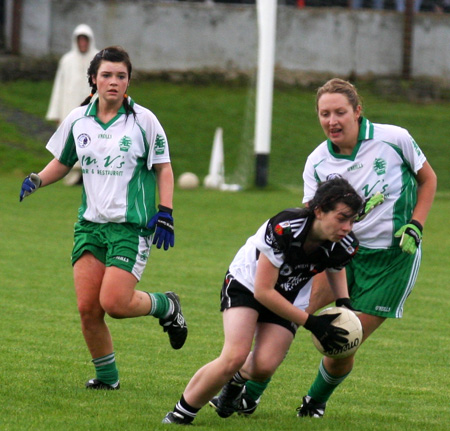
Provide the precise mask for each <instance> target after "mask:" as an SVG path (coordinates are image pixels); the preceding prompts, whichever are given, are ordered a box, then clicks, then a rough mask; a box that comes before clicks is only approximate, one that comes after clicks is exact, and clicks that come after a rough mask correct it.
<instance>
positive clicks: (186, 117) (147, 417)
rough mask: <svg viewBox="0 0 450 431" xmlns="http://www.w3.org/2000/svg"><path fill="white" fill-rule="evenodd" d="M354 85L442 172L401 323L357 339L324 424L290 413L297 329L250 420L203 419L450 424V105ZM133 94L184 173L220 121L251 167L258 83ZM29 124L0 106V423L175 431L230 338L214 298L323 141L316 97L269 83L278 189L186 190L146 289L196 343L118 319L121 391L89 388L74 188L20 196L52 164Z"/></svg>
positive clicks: (38, 87)
mask: <svg viewBox="0 0 450 431" xmlns="http://www.w3.org/2000/svg"><path fill="white" fill-rule="evenodd" d="M50 90H51V82H47V81H41V82H25V81H17V82H8V83H1V84H0V99H1V100H2V101H3V103H8V104H9V105H10V106H14V107H16V108H20V109H23V110H25V111H26V112H28V113H31V114H33V115H35V116H37V117H38V118H40V119H42V118H44V115H45V111H46V109H47V104H48V99H49V96H50ZM360 90H361V92H362V94H363V96H364V99H365V105H366V113H367V116H368V117H369V118H370V119H371V120H372V121H379V122H387V123H395V124H398V125H401V126H404V127H406V128H408V129H409V130H410V132H411V134H412V135H413V136H414V137H415V138H416V140H417V142H418V143H419V145H420V146H421V147H422V149H423V150H424V151H425V153H426V155H427V157H428V159H429V161H430V163H431V164H432V166H433V167H434V168H435V170H436V172H437V174H438V179H439V193H438V197H437V199H436V201H435V204H434V206H433V209H432V211H431V214H430V217H429V220H428V222H427V225H426V228H425V236H424V257H423V263H422V268H421V272H420V274H419V278H418V281H417V284H416V287H415V289H414V291H413V293H412V294H411V297H410V298H409V299H408V301H407V304H406V311H405V317H404V318H403V319H401V320H399V321H388V323H387V324H385V325H384V326H383V327H381V328H380V329H379V330H378V331H377V332H376V334H375V335H374V336H373V337H371V339H369V340H368V342H367V344H365V345H364V346H363V347H362V348H361V351H360V352H359V353H358V355H357V366H356V367H355V369H354V371H353V373H352V375H351V377H350V378H349V379H348V380H347V381H346V382H345V384H344V385H342V386H341V387H340V388H339V389H338V390H337V391H336V393H335V394H334V395H333V397H332V399H331V401H330V403H329V405H328V407H327V414H326V416H325V418H324V420H322V421H314V420H308V419H306V420H301V421H300V420H298V419H297V418H296V417H295V408H296V407H298V405H299V403H300V397H301V396H302V395H304V394H305V392H306V391H307V389H308V387H309V385H310V383H311V381H312V380H313V379H314V377H315V375H316V373H317V365H318V362H319V360H320V355H319V354H318V352H317V351H316V350H315V349H314V347H313V345H312V343H311V340H310V336H309V334H307V332H306V331H303V330H300V331H299V333H298V335H297V337H296V340H295V342H294V344H293V346H292V348H291V352H290V353H289V355H288V357H287V358H286V360H285V362H284V364H283V365H282V366H281V368H280V369H279V371H278V373H277V375H276V377H275V378H274V379H273V382H272V383H271V385H270V386H269V389H268V390H267V393H266V395H265V397H264V399H263V402H262V403H261V406H260V407H259V408H258V411H257V413H256V414H255V415H254V416H253V417H251V418H241V417H234V416H233V417H231V418H229V419H228V420H222V419H220V418H218V417H217V415H216V414H215V413H214V412H213V411H212V409H210V408H208V407H206V408H204V409H203V410H202V411H201V412H200V414H199V415H198V418H197V419H196V429H199V430H203V429H205V430H206V429H214V430H235V429H240V430H243V431H246V430H251V431H254V430H267V431H269V430H270V431H272V430H281V429H282V430H299V429H300V430H321V431H327V430H333V431H334V430H336V431H337V430H343V431H346V430H377V431H378V430H389V431H390V430H392V431H397V430H398V431H403V430H406V429H410V430H421V431H422V430H436V431H437V430H439V431H441V430H443V429H447V428H448V427H449V426H450V415H449V407H448V406H449V402H450V393H449V390H448V388H449V386H450V373H449V372H448V357H449V356H450V343H449V342H448V334H449V332H450V323H449V319H448V310H449V308H450V293H449V290H448V280H449V278H450V268H449V265H448V264H447V260H448V258H447V257H448V256H449V255H450V239H449V238H450V227H449V224H448V214H449V212H450V170H449V169H448V166H449V164H450V163H449V162H450V160H449V158H450V157H449V152H448V148H447V146H448V144H447V136H450V123H449V122H448V120H447V119H448V118H449V117H450V104H448V103H441V104H429V105H418V104H411V103H406V102H398V101H397V102H388V101H387V100H386V99H383V98H382V97H380V96H378V95H376V94H373V93H372V92H371V91H370V88H369V87H366V88H364V87H361V88H360ZM130 94H131V95H132V97H134V98H135V99H136V100H137V101H138V103H141V104H143V105H145V106H148V107H149V108H150V109H152V110H153V111H154V112H155V114H156V115H157V116H158V118H159V119H160V120H161V123H162V124H163V126H164V128H165V129H166V132H167V135H168V137H169V142H170V144H171V152H172V159H173V166H174V171H175V174H176V175H179V174H181V173H182V172H185V171H193V172H195V173H197V174H198V175H199V176H200V177H201V178H202V177H203V176H204V175H206V174H207V171H208V166H209V158H210V151H211V145H212V141H213V136H214V131H215V128H216V127H219V126H221V127H223V129H224V146H225V158H226V159H225V168H226V172H227V173H228V174H232V173H236V176H238V173H239V172H242V171H250V172H251V170H252V167H253V160H252V155H251V153H252V151H251V136H252V128H253V121H254V114H253V111H254V107H253V106H252V101H251V97H250V96H251V89H250V90H249V89H248V88H245V87H239V86H234V85H228V86H220V85H210V86H196V87H193V86H190V85H187V84H176V85H175V84H170V83H166V82H138V81H136V82H133V83H132V87H131V88H130ZM26 130H27V129H26V128H25V129H23V128H19V127H17V126H13V125H11V124H9V123H8V122H7V121H6V120H5V117H2V114H1V113H0V132H1V133H0V182H1V184H2V186H1V190H2V204H1V211H0V226H1V230H0V240H1V243H0V244H1V246H0V277H1V278H0V294H1V297H2V301H1V304H2V317H1V319H0V333H1V337H2V339H1V342H0V364H1V365H0V405H1V411H2V413H1V415H0V429H2V430H11V431H12V430H14V431H15V430H17V431H19V430H20V431H22V430H33V431H35V430H39V431H40V430H46V431H53V430H55V431H60V430H62V429H64V430H66V431H70V430H86V429H96V430H121V429H126V430H140V429H143V430H144V429H145V430H147V429H150V430H163V429H167V428H166V427H165V426H162V425H160V421H161V419H162V417H163V416H164V415H165V413H166V412H167V411H168V410H170V409H171V408H172V407H173V405H174V404H175V402H176V401H177V400H178V398H179V397H180V395H181V393H182V391H183V389H184V387H185V385H186V384H187V382H188V380H189V379H190V377H191V376H192V375H193V373H194V372H195V371H196V370H197V369H198V368H199V367H200V366H202V365H203V364H204V363H206V362H207V361H210V360H212V359H214V358H215V357H216V356H217V355H218V354H219V352H220V349H221V347H222V342H223V333H222V321H221V315H220V313H219V311H218V310H219V292H220V287H221V283H222V278H223V275H224V273H225V271H226V269H227V266H228V264H229V262H230V261H231V259H232V257H233V256H234V254H235V253H236V251H237V250H238V248H239V247H240V246H241V245H242V243H243V241H245V240H246V238H247V237H248V236H249V235H251V234H252V233H253V232H254V231H255V229H256V228H258V227H259V225H260V224H261V223H262V222H263V221H264V220H265V219H266V218H268V217H269V216H271V215H273V214H274V213H275V212H277V211H278V210H281V209H283V208H285V207H289V206H294V205H298V204H299V202H300V201H301V196H300V194H301V184H300V181H301V172H302V169H303V165H304V161H305V158H306V156H307V155H308V154H309V153H310V151H311V150H312V149H313V148H314V147H315V146H316V145H317V144H318V143H319V142H320V141H321V140H322V139H323V137H322V131H321V130H320V128H319V125H318V123H317V119H316V116H315V112H314V94H313V92H311V91H307V90H301V89H279V90H277V91H276V92H275V95H274V114H273V133H272V134H273V136H272V154H271V158H270V161H271V164H270V173H269V181H270V187H268V188H266V189H265V190H255V189H252V188H250V189H248V190H246V191H244V192H240V193H221V192H215V191H208V190H204V189H197V190H194V191H183V190H176V193H175V223H176V224H175V226H176V246H175V248H174V249H172V250H170V251H169V252H163V251H161V250H157V249H154V250H153V251H152V256H151V258H150V262H149V264H148V267H147V269H146V272H145V274H144V277H143V279H142V281H141V283H140V284H139V286H138V288H140V289H146V290H151V291H165V290H167V289H173V290H175V291H177V292H178V293H179V294H180V297H181V300H182V302H183V309H184V311H185V314H186V318H187V320H188V324H189V330H190V334H189V338H188V341H187V343H186V346H185V347H184V348H183V349H182V350H180V351H174V350H171V349H170V346H169V343H168V340H167V337H166V335H165V334H163V333H162V332H161V330H160V327H159V325H158V323H157V321H155V320H154V319H152V318H139V319H127V320H120V321H119V320H113V319H108V323H109V325H110V328H111V331H112V334H113V338H114V342H115V350H116V353H117V360H118V365H119V369H120V373H121V382H122V389H121V390H120V391H118V392H108V393H96V392H87V391H86V390H85V389H84V388H83V384H84V382H85V381H86V380H87V379H88V378H90V377H92V376H93V365H92V364H91V363H90V359H89V354H88V351H87V348H86V346H85V344H84V341H83V337H82V335H81V330H80V324H79V317H78V313H77V309H76V301H75V293H74V290H73V282H72V269H71V266H70V252H71V246H72V229H73V223H74V221H75V217H76V212H77V207H78V205H79V202H80V189H79V188H78V187H74V188H67V187H64V186H63V185H62V184H60V183H58V184H55V185H52V186H51V187H49V188H44V189H42V190H39V191H38V192H37V193H36V194H35V195H33V196H31V197H29V198H27V199H26V200H25V201H24V202H22V203H21V204H19V202H18V196H19V190H20V184H21V181H22V177H23V175H24V174H26V173H28V172H30V171H33V170H35V171H37V170H39V169H40V168H41V167H43V166H44V165H45V163H47V161H48V160H49V153H48V152H47V151H46V150H45V142H42V141H41V140H39V139H36V137H35V136H28V134H27V133H26ZM251 181H252V177H251V176H250V182H251Z"/></svg>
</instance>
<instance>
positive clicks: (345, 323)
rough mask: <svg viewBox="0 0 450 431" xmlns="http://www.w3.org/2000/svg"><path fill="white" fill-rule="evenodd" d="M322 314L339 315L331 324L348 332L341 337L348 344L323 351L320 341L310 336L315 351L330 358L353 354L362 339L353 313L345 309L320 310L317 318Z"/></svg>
mask: <svg viewBox="0 0 450 431" xmlns="http://www.w3.org/2000/svg"><path fill="white" fill-rule="evenodd" d="M323 314H339V316H338V317H336V319H334V320H333V321H332V322H331V324H332V325H333V326H337V327H339V328H342V329H345V330H347V331H348V332H349V333H348V335H343V337H345V338H347V339H348V343H346V344H343V345H342V346H341V347H340V348H339V349H332V350H328V351H325V349H324V348H323V347H322V344H320V341H319V340H318V339H317V338H316V337H315V336H314V334H312V340H313V343H314V346H316V349H317V350H318V351H319V352H320V353H322V354H323V355H325V356H328V357H330V358H346V357H347V356H350V355H352V354H353V353H355V352H356V351H357V350H358V347H359V346H360V345H361V342H362V338H363V329H362V325H361V321H360V320H359V318H358V316H357V315H356V314H355V312H353V311H352V310H349V309H348V308H345V307H330V308H326V309H325V310H322V311H321V312H320V313H319V316H321V315H323Z"/></svg>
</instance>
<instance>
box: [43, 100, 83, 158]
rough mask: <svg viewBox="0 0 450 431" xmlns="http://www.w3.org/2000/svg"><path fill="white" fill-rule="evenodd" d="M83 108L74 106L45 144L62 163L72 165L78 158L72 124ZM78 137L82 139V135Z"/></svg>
mask: <svg viewBox="0 0 450 431" xmlns="http://www.w3.org/2000/svg"><path fill="white" fill-rule="evenodd" d="M85 109H86V108H83V107H81V108H80V107H78V108H75V109H74V110H73V111H72V112H71V113H70V114H69V115H68V116H67V117H66V118H65V119H64V120H63V122H62V123H61V124H60V125H59V127H58V128H57V129H56V131H55V133H54V134H53V135H52V137H51V138H50V140H49V141H48V143H47V145H46V148H47V150H48V151H50V153H52V154H53V156H54V157H55V159H57V160H58V161H60V162H61V163H62V164H63V165H66V166H70V167H72V166H73V165H74V164H75V163H76V162H77V160H78V155H77V151H76V147H75V138H74V136H73V134H72V125H73V123H74V121H76V119H77V118H78V117H79V116H80V113H81V112H83V111H84V110H85ZM78 139H80V140H82V139H83V136H79V137H78ZM86 139H87V138H86Z"/></svg>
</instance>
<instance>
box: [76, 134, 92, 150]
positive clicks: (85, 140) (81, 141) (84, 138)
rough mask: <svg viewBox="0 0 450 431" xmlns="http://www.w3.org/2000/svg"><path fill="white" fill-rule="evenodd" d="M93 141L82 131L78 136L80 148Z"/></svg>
mask: <svg viewBox="0 0 450 431" xmlns="http://www.w3.org/2000/svg"><path fill="white" fill-rule="evenodd" d="M90 143H91V138H90V136H89V135H87V134H86V133H82V134H81V135H79V136H78V138H77V144H78V146H79V147H80V148H86V147H87V146H88V145H89V144H90Z"/></svg>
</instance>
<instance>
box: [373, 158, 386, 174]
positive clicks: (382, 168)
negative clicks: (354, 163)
mask: <svg viewBox="0 0 450 431" xmlns="http://www.w3.org/2000/svg"><path fill="white" fill-rule="evenodd" d="M373 170H374V171H375V172H376V174H377V175H383V174H385V173H386V160H384V159H375V161H374V162H373Z"/></svg>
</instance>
